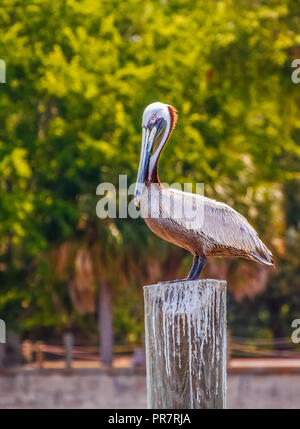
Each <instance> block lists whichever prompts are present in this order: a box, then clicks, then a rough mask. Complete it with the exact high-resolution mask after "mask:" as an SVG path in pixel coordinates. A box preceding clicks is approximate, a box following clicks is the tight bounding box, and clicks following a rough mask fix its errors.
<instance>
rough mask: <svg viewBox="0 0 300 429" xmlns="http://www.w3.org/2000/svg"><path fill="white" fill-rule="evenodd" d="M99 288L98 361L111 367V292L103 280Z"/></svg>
mask: <svg viewBox="0 0 300 429" xmlns="http://www.w3.org/2000/svg"><path fill="white" fill-rule="evenodd" d="M99 286H100V291H99V292H100V293H99V330H100V360H101V363H102V364H103V365H107V366H111V365H112V361H113V319H112V297H111V290H110V288H109V285H108V283H107V281H106V280H105V279H103V280H101V281H100V284H99Z"/></svg>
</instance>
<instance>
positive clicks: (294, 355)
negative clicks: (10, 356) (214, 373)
mask: <svg viewBox="0 0 300 429" xmlns="http://www.w3.org/2000/svg"><path fill="white" fill-rule="evenodd" d="M68 347H69V350H68ZM142 348H143V346H142V345H141V344H134V345H131V344H129V345H116V346H114V348H113V353H114V355H128V354H131V355H132V354H134V352H135V351H136V350H137V349H142ZM22 354H23V356H24V358H25V360H26V361H27V362H28V363H29V362H35V363H36V364H37V366H39V367H42V366H43V363H44V361H45V357H46V356H45V355H50V356H51V357H52V358H55V357H58V358H63V359H64V360H65V359H66V356H67V354H68V355H69V356H71V360H72V361H74V360H77V361H90V362H98V361H99V356H100V348H99V347H97V346H77V345H76V346H73V345H72V346H68V345H67V343H66V344H65V345H50V344H45V343H43V342H41V341H38V342H35V343H34V342H32V341H30V340H25V341H24V342H23V343H22ZM50 356H49V357H50ZM229 356H234V357H241V358H242V357H251V358H259V357H269V358H289V359H299V358H300V348H299V346H297V345H295V344H293V343H292V342H291V340H290V338H277V339H253V338H245V337H243V338H241V337H231V338H230V341H229Z"/></svg>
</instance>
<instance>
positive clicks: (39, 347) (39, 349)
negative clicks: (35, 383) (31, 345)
mask: <svg viewBox="0 0 300 429" xmlns="http://www.w3.org/2000/svg"><path fill="white" fill-rule="evenodd" d="M35 351H36V363H37V366H38V368H43V363H44V351H43V343H42V342H41V341H38V342H37V343H36V344H35Z"/></svg>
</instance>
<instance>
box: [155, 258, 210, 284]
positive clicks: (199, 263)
mask: <svg viewBox="0 0 300 429" xmlns="http://www.w3.org/2000/svg"><path fill="white" fill-rule="evenodd" d="M205 262H206V257H205V256H204V255H202V256H200V257H199V256H198V255H195V256H194V260H193V265H192V268H191V270H190V272H189V274H188V276H187V277H186V278H185V279H176V280H172V281H164V282H159V283H179V282H184V281H185V280H197V279H198V278H199V276H200V273H201V271H202V270H203V268H204V265H205Z"/></svg>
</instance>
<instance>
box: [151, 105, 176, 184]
mask: <svg viewBox="0 0 300 429" xmlns="http://www.w3.org/2000/svg"><path fill="white" fill-rule="evenodd" d="M168 109H169V112H170V119H169V121H168V125H167V127H166V130H165V134H164V136H163V138H162V141H161V143H160V145H159V147H158V148H157V149H156V151H155V152H154V153H153V154H152V155H151V156H150V159H149V164H148V171H147V174H146V184H149V183H158V184H161V182H160V180H159V177H158V161H159V158H160V155H161V152H162V150H163V148H164V146H165V144H166V143H167V141H168V140H169V138H170V135H171V133H172V131H173V129H174V127H175V123H176V120H177V115H176V110H175V109H174V108H172V107H171V106H168Z"/></svg>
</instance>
